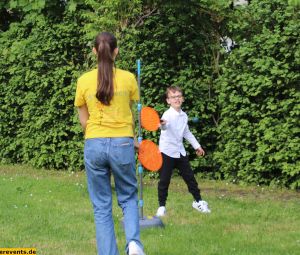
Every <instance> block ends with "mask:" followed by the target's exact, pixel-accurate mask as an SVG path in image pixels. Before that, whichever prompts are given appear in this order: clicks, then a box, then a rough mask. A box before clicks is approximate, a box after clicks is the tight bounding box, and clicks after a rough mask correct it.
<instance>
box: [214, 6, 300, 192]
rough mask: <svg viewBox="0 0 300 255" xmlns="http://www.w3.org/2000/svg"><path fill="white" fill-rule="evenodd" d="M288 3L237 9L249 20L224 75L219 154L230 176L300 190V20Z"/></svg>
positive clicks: (235, 30)
mask: <svg viewBox="0 0 300 255" xmlns="http://www.w3.org/2000/svg"><path fill="white" fill-rule="evenodd" d="M285 2H286V1H280V0H276V1H267V0H264V1H252V3H251V5H250V6H249V8H247V9H241V10H237V15H240V16H242V17H243V18H244V19H243V20H242V21H241V22H240V23H239V24H240V26H238V25H237V24H233V23H232V24H231V28H232V31H231V33H232V36H236V37H235V38H236V39H237V42H238V43H239V46H240V47H239V49H236V50H234V51H233V52H232V53H231V54H230V55H229V56H228V58H226V61H225V62H224V64H222V73H221V75H220V77H219V79H218V90H217V93H218V98H219V104H220V105H221V107H222V108H221V121H220V125H219V127H218V131H219V141H218V149H217V151H216V153H215V155H214V158H215V160H216V161H217V162H218V163H219V166H220V168H219V171H220V172H219V173H220V175H221V176H222V177H224V178H230V179H232V180H235V181H239V182H247V183H256V184H274V185H282V186H283V185H285V186H290V187H292V188H299V187H300V161H299V159H300V158H299V151H300V137H299V134H300V127H299V117H300V116H299V113H300V104H299V102H300V92H299V77H300V74H299V70H300V68H299V63H300V41H299V31H300V23H299V12H298V11H296V10H295V9H294V8H293V7H291V6H289V5H287V3H285ZM246 17H247V18H246ZM252 24H253V25H252Z"/></svg>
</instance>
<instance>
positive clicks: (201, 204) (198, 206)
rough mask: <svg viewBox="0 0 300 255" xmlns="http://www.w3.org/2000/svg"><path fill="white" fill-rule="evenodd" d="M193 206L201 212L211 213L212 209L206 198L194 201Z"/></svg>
mask: <svg viewBox="0 0 300 255" xmlns="http://www.w3.org/2000/svg"><path fill="white" fill-rule="evenodd" d="M192 206H193V207H194V208H195V209H196V210H197V211H199V212H202V213H210V209H209V208H208V203H207V202H206V201H204V200H200V201H199V202H196V201H194V202H193V204H192Z"/></svg>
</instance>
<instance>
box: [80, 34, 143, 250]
mask: <svg viewBox="0 0 300 255" xmlns="http://www.w3.org/2000/svg"><path fill="white" fill-rule="evenodd" d="M93 52H94V53H95V54H96V56H97V62H98V66H97V69H94V70H92V71H90V72H87V73H85V74H83V75H82V76H81V77H80V78H79V79H78V82H77V90H76V96H75V106H77V107H78V112H79V120H80V123H81V126H82V128H83V130H84V133H85V145H84V163H85V168H86V174H87V181H88V190H89V194H90V199H91V202H92V204H93V208H94V218H95V225H96V239H97V248H98V254H99V255H118V254H119V252H118V248H117V244H116V237H115V231H114V224H113V216H112V191H111V182H110V176H111V174H112V175H113V176H114V181H115V189H116V193H117V198H118V204H119V206H120V207H121V208H122V211H123V215H124V228H125V235H126V251H127V253H128V254H129V255H144V252H143V245H142V244H141V241H140V229H139V215H138V204H137V201H138V198H137V180H136V174H135V157H134V139H133V137H134V130H133V127H134V123H133V116H132V111H131V104H132V102H133V101H136V100H138V99H139V94H138V87H137V83H136V80H135V77H134V75H133V74H131V73H130V72H127V71H124V70H121V69H117V68H115V67H114V61H115V58H116V56H117V54H118V47H117V40H116V38H115V37H114V36H113V35H112V34H110V33H107V32H103V33H101V34H99V35H97V37H96V39H95V44H94V48H93Z"/></svg>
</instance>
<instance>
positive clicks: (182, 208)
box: [0, 165, 300, 255]
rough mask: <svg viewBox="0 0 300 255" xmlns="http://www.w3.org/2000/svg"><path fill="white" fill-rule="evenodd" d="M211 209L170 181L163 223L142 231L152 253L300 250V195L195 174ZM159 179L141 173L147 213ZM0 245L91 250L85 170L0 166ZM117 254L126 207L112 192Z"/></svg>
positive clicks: (64, 253)
mask: <svg viewBox="0 0 300 255" xmlns="http://www.w3.org/2000/svg"><path fill="white" fill-rule="evenodd" d="M198 181H199V184H200V187H201V190H202V196H203V198H204V199H206V200H207V201H208V202H209V205H210V207H211V209H212V213H211V214H210V215H203V214H200V213H198V212H197V211H196V210H194V209H192V207H191V203H192V197H191V195H190V194H189V193H188V192H187V188H186V186H185V184H184V182H183V180H182V179H180V178H177V177H176V178H174V179H173V180H172V183H171V186H170V190H169V199H168V204H167V210H168V216H166V217H165V218H163V222H164V223H165V228H163V229H161V228H152V229H145V230H142V232H141V237H142V241H143V243H144V246H145V251H146V253H147V255H183V254H187V255H192V254H193V255H194V254H195V255H200V254H201V255H217V254H220V255H226V254H228V255H231V254H239V255H246V254H247V255H248V254H249V255H250V254H251V255H253V254H255V255H258V254H263V255H266V254H270V255H277V254H278V255H282V254H285V255H289V254H290V255H295V254H299V250H300V202H299V201H300V194H299V193H297V192H295V191H289V190H279V189H271V188H267V187H253V186H252V187H251V186H248V187H241V186H237V185H233V184H228V183H226V182H219V181H217V182H216V181H207V180H198ZM156 185H157V181H156V180H152V179H147V178H145V179H144V199H145V208H144V213H145V215H153V214H155V212H156V209H157V198H156V197H157V192H156ZM0 194H1V199H0V247H36V248H37V252H38V254H39V255H54V254H55V255H71V254H72V255H79V254H84V255H92V254H93V255H94V254H96V248H95V230H94V222H93V212H92V208H91V204H90V201H89V197H88V193H87V187H86V179H85V173H84V172H80V173H71V172H59V171H47V170H36V169H33V168H31V167H28V166H4V165H2V166H0ZM114 218H115V222H116V235H117V240H118V244H119V250H120V254H125V252H124V245H125V240H124V233H123V230H122V227H121V224H120V221H121V218H122V213H121V210H120V208H118V207H117V205H116V199H114Z"/></svg>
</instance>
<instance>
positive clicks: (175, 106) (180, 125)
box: [156, 86, 210, 217]
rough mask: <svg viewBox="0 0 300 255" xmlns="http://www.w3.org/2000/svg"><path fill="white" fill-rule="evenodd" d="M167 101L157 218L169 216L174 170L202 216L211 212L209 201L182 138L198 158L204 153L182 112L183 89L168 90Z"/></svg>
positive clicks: (162, 137) (162, 132)
mask: <svg viewBox="0 0 300 255" xmlns="http://www.w3.org/2000/svg"><path fill="white" fill-rule="evenodd" d="M166 99H167V103H168V104H169V105H170V108H169V109H168V110H167V111H166V112H165V113H164V114H163V116H162V118H161V135H160V139H159V149H160V151H161V153H162V157H163V165H162V167H161V170H160V172H159V178H160V180H159V182H158V201H159V208H158V209H157V212H156V216H158V217H162V216H165V214H166V201H167V197H168V188H169V184H170V181H171V177H172V172H173V169H174V168H177V169H178V170H179V172H180V174H181V176H182V178H183V180H184V181H185V183H186V184H187V186H188V190H189V192H190V193H191V194H192V195H193V197H194V200H195V201H194V202H193V204H192V206H193V208H195V209H196V210H198V211H199V212H202V213H210V209H209V208H208V204H207V202H205V201H203V200H202V198H201V195H200V190H199V188H198V183H197V181H196V179H195V176H194V173H193V171H192V169H191V166H190V163H189V159H188V156H187V154H186V151H185V149H184V146H183V138H185V139H186V140H188V141H189V143H190V144H191V145H192V146H193V148H194V149H195V150H196V154H197V156H204V154H205V152H204V150H203V149H202V147H201V146H200V144H199V143H198V141H197V140H196V138H195V136H194V135H193V134H192V133H191V131H190V130H189V127H188V117H187V115H186V113H185V112H183V111H182V110H181V105H182V103H183V101H184V99H183V95H182V90H181V89H180V88H179V87H177V86H171V87H169V88H167V91H166Z"/></svg>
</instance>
